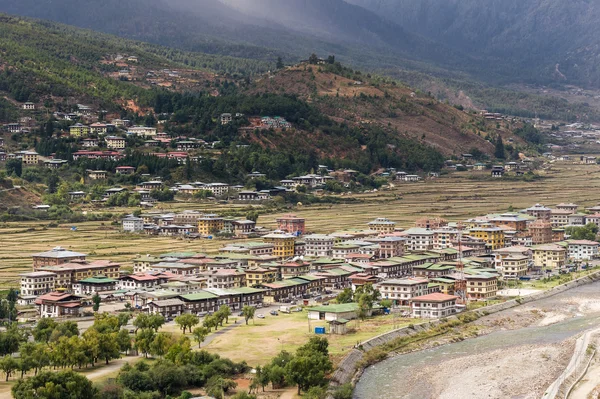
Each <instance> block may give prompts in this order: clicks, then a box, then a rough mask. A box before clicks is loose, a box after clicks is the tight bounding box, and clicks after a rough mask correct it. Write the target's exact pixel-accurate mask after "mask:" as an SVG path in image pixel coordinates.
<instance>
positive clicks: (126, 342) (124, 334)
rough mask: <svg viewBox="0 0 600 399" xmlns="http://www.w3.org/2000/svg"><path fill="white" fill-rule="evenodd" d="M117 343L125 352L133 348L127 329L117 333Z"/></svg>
mask: <svg viewBox="0 0 600 399" xmlns="http://www.w3.org/2000/svg"><path fill="white" fill-rule="evenodd" d="M117 345H119V350H120V351H121V352H123V353H125V354H127V353H128V352H129V351H130V350H131V336H130V335H129V332H128V331H127V330H119V332H118V333H117Z"/></svg>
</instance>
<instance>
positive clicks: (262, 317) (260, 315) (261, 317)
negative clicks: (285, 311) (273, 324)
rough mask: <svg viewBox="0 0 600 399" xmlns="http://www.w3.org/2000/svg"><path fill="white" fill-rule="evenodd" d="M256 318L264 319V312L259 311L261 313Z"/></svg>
mask: <svg viewBox="0 0 600 399" xmlns="http://www.w3.org/2000/svg"><path fill="white" fill-rule="evenodd" d="M256 318H258V319H264V318H265V315H264V314H262V313H259V314H257V315H256Z"/></svg>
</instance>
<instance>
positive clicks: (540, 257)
mask: <svg viewBox="0 0 600 399" xmlns="http://www.w3.org/2000/svg"><path fill="white" fill-rule="evenodd" d="M566 263H567V249H566V248H565V247H563V246H561V245H558V244H546V245H538V246H535V247H533V266H534V267H536V268H538V269H548V270H561V269H562V268H564V267H565V264H566Z"/></svg>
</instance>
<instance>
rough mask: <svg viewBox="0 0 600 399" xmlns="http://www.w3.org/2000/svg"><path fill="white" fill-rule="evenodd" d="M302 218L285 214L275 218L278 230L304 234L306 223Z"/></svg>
mask: <svg viewBox="0 0 600 399" xmlns="http://www.w3.org/2000/svg"><path fill="white" fill-rule="evenodd" d="M305 222H306V221H305V219H304V218H299V217H297V216H296V215H285V216H282V217H280V218H278V219H277V226H278V227H279V230H281V231H285V232H286V233H290V234H304V232H305V230H306V227H305V225H306V223H305Z"/></svg>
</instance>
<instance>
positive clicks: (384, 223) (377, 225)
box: [369, 218, 396, 233]
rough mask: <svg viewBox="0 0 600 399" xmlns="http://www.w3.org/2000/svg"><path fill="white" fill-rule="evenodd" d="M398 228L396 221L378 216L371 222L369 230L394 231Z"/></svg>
mask: <svg viewBox="0 0 600 399" xmlns="http://www.w3.org/2000/svg"><path fill="white" fill-rule="evenodd" d="M395 229H396V223H395V222H392V221H391V220H389V219H386V218H377V219H375V220H373V221H372V222H370V223H369V230H375V231H378V232H380V233H393V232H394V230H395Z"/></svg>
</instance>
